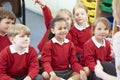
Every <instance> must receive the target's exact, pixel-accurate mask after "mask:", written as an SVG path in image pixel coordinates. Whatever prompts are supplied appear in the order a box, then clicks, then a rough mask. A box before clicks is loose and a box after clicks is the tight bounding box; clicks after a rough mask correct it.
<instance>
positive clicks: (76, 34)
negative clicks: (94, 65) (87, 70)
mask: <svg viewBox="0 0 120 80" xmlns="http://www.w3.org/2000/svg"><path fill="white" fill-rule="evenodd" d="M68 34H70V35H67V38H68V39H69V40H71V41H72V42H73V43H74V45H75V46H76V51H77V53H79V54H82V53H83V44H84V43H85V42H86V41H87V40H88V39H90V38H91V26H89V27H87V28H86V29H83V30H78V29H77V28H76V27H75V26H73V27H71V29H70V31H69V33H68Z"/></svg>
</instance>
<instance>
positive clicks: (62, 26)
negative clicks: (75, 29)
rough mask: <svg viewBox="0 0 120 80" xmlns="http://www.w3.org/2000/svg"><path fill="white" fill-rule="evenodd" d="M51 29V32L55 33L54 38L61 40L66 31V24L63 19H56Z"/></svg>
mask: <svg viewBox="0 0 120 80" xmlns="http://www.w3.org/2000/svg"><path fill="white" fill-rule="evenodd" d="M51 30H52V33H53V34H55V38H56V39H57V40H58V41H59V40H63V39H64V38H65V37H66V35H67V32H68V28H67V26H66V23H65V21H58V22H56V23H55V26H54V28H53V29H51Z"/></svg>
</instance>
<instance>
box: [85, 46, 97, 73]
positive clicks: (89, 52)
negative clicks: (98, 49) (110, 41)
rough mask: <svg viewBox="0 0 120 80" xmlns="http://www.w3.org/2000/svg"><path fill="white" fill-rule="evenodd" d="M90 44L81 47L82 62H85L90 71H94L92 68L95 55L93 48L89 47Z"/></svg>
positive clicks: (94, 63)
mask: <svg viewBox="0 0 120 80" xmlns="http://www.w3.org/2000/svg"><path fill="white" fill-rule="evenodd" d="M89 45H90V44H85V45H84V46H83V50H84V52H83V53H84V54H83V56H84V60H85V66H88V67H89V68H90V70H91V71H94V67H95V65H96V60H95V55H94V53H95V52H94V48H93V47H92V46H89Z"/></svg>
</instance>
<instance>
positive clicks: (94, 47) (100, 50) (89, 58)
mask: <svg viewBox="0 0 120 80" xmlns="http://www.w3.org/2000/svg"><path fill="white" fill-rule="evenodd" d="M109 28H110V23H109V21H108V20H107V19H106V18H104V17H100V18H97V19H96V20H95V22H94V23H93V26H92V31H93V37H92V38H91V39H89V40H88V41H87V42H86V43H85V44H84V46H83V47H84V48H83V49H84V54H83V55H84V59H83V60H85V61H84V62H85V63H84V64H85V66H88V67H89V69H90V72H91V73H90V77H91V75H92V74H94V68H95V65H96V61H97V60H99V61H100V62H102V63H103V62H105V61H108V62H109V61H112V59H113V58H112V57H111V56H110V55H111V47H110V43H109V41H107V40H106V37H107V35H108V33H109ZM82 58H83V57H82ZM106 68H107V67H106ZM114 72H115V71H114ZM93 77H94V76H92V79H90V80H97V78H96V77H95V78H94V79H93Z"/></svg>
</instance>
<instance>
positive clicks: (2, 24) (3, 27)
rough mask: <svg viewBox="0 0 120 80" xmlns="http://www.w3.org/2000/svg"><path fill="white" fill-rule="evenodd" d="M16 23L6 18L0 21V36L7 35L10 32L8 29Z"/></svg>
mask: <svg viewBox="0 0 120 80" xmlns="http://www.w3.org/2000/svg"><path fill="white" fill-rule="evenodd" d="M13 23H14V20H12V19H8V18H4V19H2V20H1V21H0V34H2V35H3V34H5V33H6V32H7V30H8V27H9V26H10V25H12V24H13Z"/></svg>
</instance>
